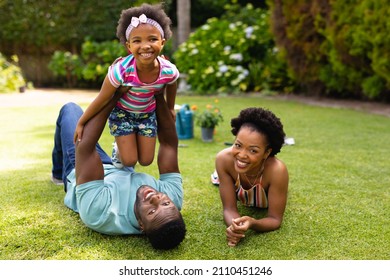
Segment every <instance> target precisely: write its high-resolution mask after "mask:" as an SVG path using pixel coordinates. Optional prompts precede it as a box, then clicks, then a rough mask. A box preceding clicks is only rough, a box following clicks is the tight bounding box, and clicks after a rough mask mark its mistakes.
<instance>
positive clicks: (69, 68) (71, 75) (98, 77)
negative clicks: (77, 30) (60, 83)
mask: <svg viewBox="0 0 390 280" xmlns="http://www.w3.org/2000/svg"><path fill="white" fill-rule="evenodd" d="M125 55H127V53H126V51H125V48H124V46H123V45H121V44H120V43H119V42H118V41H117V40H113V41H105V42H100V43H98V42H93V41H90V40H86V41H85V42H84V43H83V45H82V47H81V53H80V55H79V54H72V53H70V52H67V51H66V52H63V51H56V52H55V53H54V55H53V56H52V59H51V61H50V63H49V69H50V70H51V71H53V73H54V74H55V75H56V76H58V77H64V78H65V79H66V82H67V85H68V87H75V86H81V85H82V84H83V81H84V82H87V83H88V84H89V85H92V86H94V87H99V86H100V85H101V83H102V82H103V80H104V77H105V76H106V74H107V70H108V67H109V66H110V65H111V64H112V63H113V61H114V60H115V59H116V58H118V57H120V56H125Z"/></svg>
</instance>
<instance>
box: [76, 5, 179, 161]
mask: <svg viewBox="0 0 390 280" xmlns="http://www.w3.org/2000/svg"><path fill="white" fill-rule="evenodd" d="M170 25H171V20H170V18H169V17H168V16H167V15H166V13H165V12H164V10H163V8H162V5H161V4H157V5H148V4H143V5H142V6H140V7H133V8H129V9H127V10H123V11H122V13H121V17H120V19H119V22H118V26H117V37H118V38H119V40H120V42H121V43H122V44H124V45H125V47H126V48H127V50H128V52H129V53H130V55H128V56H126V57H124V58H120V59H119V61H116V62H115V63H114V64H113V65H112V66H110V68H109V70H108V73H107V76H106V78H105V79H104V82H103V85H102V88H101V90H100V93H99V95H98V96H97V97H96V98H95V100H93V101H92V103H91V104H90V105H89V107H88V108H87V109H86V111H85V112H84V114H83V115H82V116H81V118H80V120H79V122H78V124H77V127H76V131H75V137H74V140H75V141H82V133H83V128H84V125H85V124H86V123H87V121H88V120H90V119H91V118H92V117H93V116H94V115H95V114H96V113H97V112H99V111H100V110H101V109H102V108H103V107H104V105H106V104H107V103H108V102H109V100H111V98H112V97H113V95H114V94H115V92H116V90H117V88H118V87H119V86H125V87H129V90H128V91H127V92H125V93H124V94H123V96H122V97H121V98H120V100H119V101H118V103H117V105H116V107H115V108H114V109H113V111H112V112H111V114H110V117H109V119H108V121H109V127H110V132H111V134H112V135H113V136H115V143H114V148H113V156H112V160H113V164H114V165H115V166H117V167H119V168H121V167H123V165H125V166H134V165H135V164H136V163H137V162H138V163H139V164H141V165H144V166H146V165H149V164H151V163H152V162H153V159H154V153H155V145H156V131H157V122H156V115H155V108H156V102H155V99H154V95H155V94H156V93H158V92H160V91H162V90H165V91H166V99H167V104H168V106H169V109H170V110H171V113H172V117H173V118H175V110H174V105H175V98H176V90H177V79H178V77H179V71H178V70H177V68H176V66H175V65H174V64H172V63H171V62H169V61H168V60H166V59H164V58H162V57H160V56H159V55H160V52H161V51H162V49H163V46H164V44H165V42H166V40H168V39H169V38H170V37H171V35H172V31H171V30H170Z"/></svg>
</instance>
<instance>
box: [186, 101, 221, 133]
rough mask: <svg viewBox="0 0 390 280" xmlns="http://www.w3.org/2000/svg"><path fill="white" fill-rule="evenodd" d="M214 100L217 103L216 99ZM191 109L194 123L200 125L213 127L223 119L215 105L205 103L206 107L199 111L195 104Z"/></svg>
mask: <svg viewBox="0 0 390 280" xmlns="http://www.w3.org/2000/svg"><path fill="white" fill-rule="evenodd" d="M214 102H215V103H218V99H216V100H215V101H214ZM191 109H192V110H193V111H194V118H195V124H196V125H198V126H200V127H205V128H214V127H216V126H217V125H218V124H219V123H220V122H222V121H223V116H222V113H221V110H220V109H219V108H218V107H217V106H215V105H211V104H207V105H206V109H205V110H203V111H201V112H200V111H198V107H197V106H196V105H193V106H192V107H191Z"/></svg>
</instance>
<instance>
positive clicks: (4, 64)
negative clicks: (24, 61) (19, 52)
mask: <svg viewBox="0 0 390 280" xmlns="http://www.w3.org/2000/svg"><path fill="white" fill-rule="evenodd" d="M11 59H12V62H9V61H7V60H6V58H5V57H4V56H3V55H2V54H1V53H0V92H13V91H19V89H20V88H22V87H24V86H25V85H26V81H25V79H24V78H23V74H22V70H21V69H20V67H19V66H18V65H17V63H18V57H17V56H16V55H13V56H12V57H11Z"/></svg>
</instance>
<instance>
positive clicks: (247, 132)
mask: <svg viewBox="0 0 390 280" xmlns="http://www.w3.org/2000/svg"><path fill="white" fill-rule="evenodd" d="M231 126H232V134H233V135H234V136H236V138H235V141H234V143H233V145H232V146H231V147H229V148H226V149H224V150H222V151H220V152H219V153H218V154H217V157H216V162H215V164H216V165H215V166H216V174H215V176H217V177H216V178H215V179H217V182H218V183H217V184H219V192H220V196H221V199H222V206H223V217H224V221H225V223H226V225H227V229H226V236H227V240H228V245H229V246H236V245H237V243H238V242H239V241H240V240H241V239H242V238H243V237H245V232H246V231H247V230H248V229H252V230H255V231H258V232H266V231H272V230H276V229H278V228H279V227H280V225H281V223H282V220H283V214H284V210H285V207H286V202H287V189H288V171H287V168H286V166H285V164H284V163H283V162H282V161H280V160H279V159H278V158H276V157H275V155H276V154H277V153H278V152H280V149H281V147H282V145H283V143H284V137H285V133H284V131H283V125H282V123H281V122H280V120H279V118H277V117H276V116H275V115H274V114H273V113H272V112H271V111H268V110H265V109H262V108H247V109H244V110H242V111H241V112H240V114H239V116H238V117H237V118H233V119H232V120H231ZM237 201H240V202H241V203H242V204H244V205H246V206H252V207H258V208H268V213H267V215H266V217H264V218H261V219H255V218H253V217H249V216H241V215H240V214H239V213H238V208H237Z"/></svg>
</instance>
